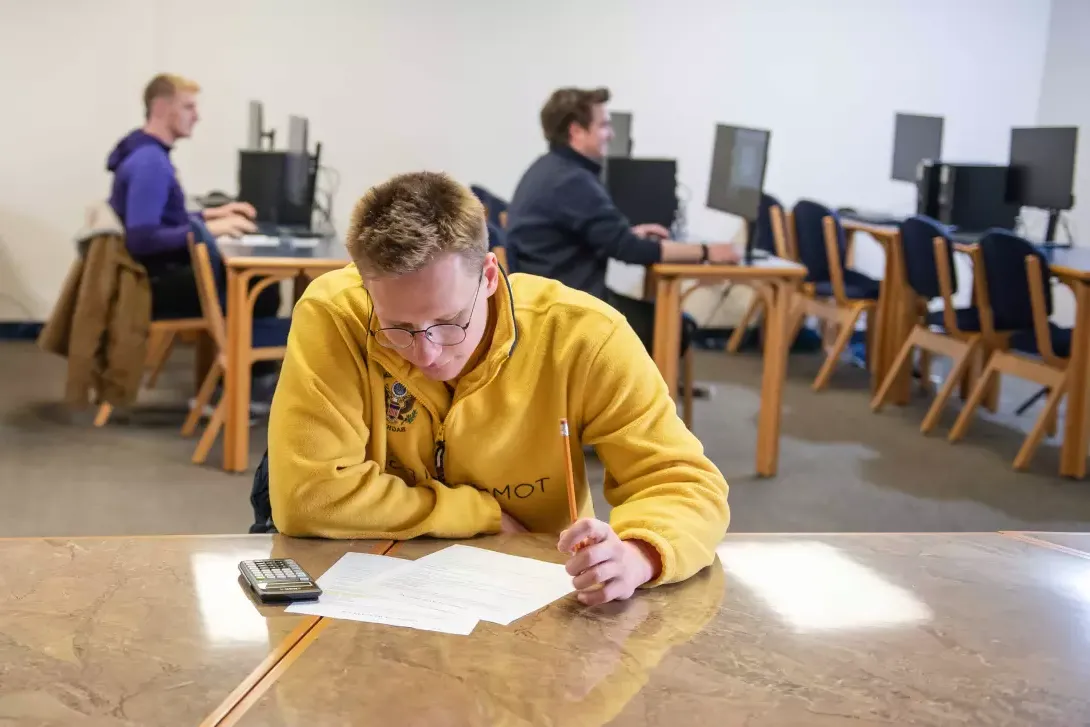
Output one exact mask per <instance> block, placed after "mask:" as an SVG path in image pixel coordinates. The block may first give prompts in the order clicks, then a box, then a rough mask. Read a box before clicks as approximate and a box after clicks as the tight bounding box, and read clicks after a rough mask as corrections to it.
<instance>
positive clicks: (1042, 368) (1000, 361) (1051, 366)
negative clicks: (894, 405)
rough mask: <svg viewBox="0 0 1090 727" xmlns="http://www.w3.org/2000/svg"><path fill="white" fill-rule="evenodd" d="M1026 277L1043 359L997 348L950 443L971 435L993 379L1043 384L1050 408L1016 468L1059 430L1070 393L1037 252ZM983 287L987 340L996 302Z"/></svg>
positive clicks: (979, 269)
mask: <svg viewBox="0 0 1090 727" xmlns="http://www.w3.org/2000/svg"><path fill="white" fill-rule="evenodd" d="M974 248H975V249H974V251H973V252H974V255H975V256H976V260H975V265H976V271H975V277H976V278H977V279H983V280H985V281H986V278H985V277H984V276H986V275H987V271H986V270H984V265H983V256H982V255H981V253H980V250H979V247H977V246H974ZM1026 276H1027V278H1028V280H1029V294H1030V307H1031V310H1032V312H1033V333H1034V338H1035V339H1036V342H1037V350H1038V351H1039V352H1040V358H1039V359H1038V358H1033V357H1030V356H1027V355H1025V354H1021V353H1018V352H1015V351H1011V350H1009V346H1007V347H1004V348H998V347H997V348H995V349H994V350H992V352H991V354H990V355H989V357H988V362H987V364H986V365H985V367H984V373H983V374H982V375H981V377H980V379H979V380H978V381H977V382H976V386H974V387H973V391H972V393H971V394H970V395H969V399H968V401H966V402H965V406H964V407H963V408H962V410H961V414H959V415H958V418H957V421H956V422H954V427H953V429H951V430H950V436H949V440H950V442H957V441H958V440H960V439H961V438H962V437H963V436H965V432H966V431H968V429H969V425H970V424H971V423H972V420H973V415H974V414H975V413H976V408H977V407H978V406H980V405H981V403H983V401H984V399H985V397H987V396H988V395H989V393H990V392H991V391H992V390H993V386H992V380H993V379H998V377H999V376H1000V375H1001V374H1009V375H1011V376H1017V377H1019V378H1022V379H1028V380H1029V381H1033V382H1034V383H1037V384H1040V385H1041V386H1043V387H1045V388H1047V389H1048V391H1049V393H1048V397H1047V398H1046V399H1045V405H1044V409H1043V410H1042V411H1041V414H1040V416H1039V417H1037V421H1036V422H1035V423H1034V425H1033V428H1032V429H1031V430H1030V432H1029V434H1028V435H1027V436H1026V438H1025V440H1024V441H1023V442H1022V447H1021V448H1020V449H1019V450H1018V454H1017V455H1016V456H1015V458H1014V469H1016V470H1024V469H1025V468H1026V467H1028V466H1029V463H1030V461H1031V460H1032V459H1033V455H1034V454H1036V453H1037V448H1038V447H1039V446H1040V444H1041V440H1042V439H1043V438H1044V435H1045V433H1046V432H1048V433H1052V434H1054V433H1055V432H1056V424H1057V411H1058V408H1059V404H1060V400H1061V399H1063V397H1064V394H1066V393H1067V389H1068V384H1069V381H1070V373H1071V372H1070V370H1069V367H1068V360H1067V359H1064V358H1060V357H1059V356H1057V355H1056V353H1055V351H1054V350H1053V348H1052V334H1051V330H1050V328H1049V324H1048V306H1047V304H1046V302H1045V289H1044V285H1043V284H1042V281H1041V261H1040V260H1039V259H1038V258H1037V256H1036V255H1027V256H1026ZM982 287H984V288H985V290H984V295H985V298H984V299H982V300H980V301H978V305H979V306H980V323H981V329H982V331H983V334H984V337H985V338H988V337H989V335H990V336H992V337H996V333H995V325H994V319H993V316H992V310H991V304H990V302H989V301H988V300H987V297H986V296H987V286H986V285H983V284H982ZM985 304H987V305H985Z"/></svg>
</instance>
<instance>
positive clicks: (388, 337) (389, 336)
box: [375, 328, 413, 348]
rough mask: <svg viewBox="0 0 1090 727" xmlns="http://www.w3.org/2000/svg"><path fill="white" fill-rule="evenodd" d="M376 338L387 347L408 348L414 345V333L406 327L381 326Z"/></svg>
mask: <svg viewBox="0 0 1090 727" xmlns="http://www.w3.org/2000/svg"><path fill="white" fill-rule="evenodd" d="M375 338H376V339H378V342H379V343H380V344H382V345H383V346H385V347H386V348H408V347H409V346H411V345H413V334H412V333H410V332H409V331H406V330H405V329H404V328H380V329H379V330H377V331H375Z"/></svg>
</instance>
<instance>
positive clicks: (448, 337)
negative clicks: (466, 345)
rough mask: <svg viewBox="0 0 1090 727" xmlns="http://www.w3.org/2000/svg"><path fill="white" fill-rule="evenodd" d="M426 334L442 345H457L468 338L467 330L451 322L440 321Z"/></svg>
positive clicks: (429, 338)
mask: <svg viewBox="0 0 1090 727" xmlns="http://www.w3.org/2000/svg"><path fill="white" fill-rule="evenodd" d="M424 335H425V336H427V337H428V340H429V341H431V342H432V343H438V344H439V345H440V346H457V345H458V344H459V343H461V342H462V341H464V340H466V332H465V331H464V330H463V329H462V327H461V326H455V325H453V324H449V323H440V324H439V325H436V326H432V327H431V328H429V329H428V330H427V331H426V332H425V333H424Z"/></svg>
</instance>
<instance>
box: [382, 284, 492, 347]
mask: <svg viewBox="0 0 1090 727" xmlns="http://www.w3.org/2000/svg"><path fill="white" fill-rule="evenodd" d="M483 280H484V270H481V275H480V277H478V278H477V290H476V292H475V293H473V302H472V303H471V304H470V311H469V320H467V321H466V322H465V323H464V324H461V325H460V324H458V323H436V324H435V325H434V326H428V327H427V328H421V329H419V330H413V329H411V328H398V327H396V326H394V327H390V328H380V329H378V330H377V331H371V332H370V333H371V335H372V336H374V337H375V340H376V341H378V342H379V345H382V346H385V347H386V348H395V349H405V348H408V347H409V346H411V345H413V341H414V340H415V339H416V334H418V333H423V334H424V337H425V338H427V339H428V340H429V341H431V342H432V343H434V344H437V345H439V346H457V345H458V344H459V343H461V342H462V341H464V340H466V331H467V330H469V324H470V323H472V322H473V312H474V310H475V309H476V308H477V296H479V295H480V294H481V281H483Z"/></svg>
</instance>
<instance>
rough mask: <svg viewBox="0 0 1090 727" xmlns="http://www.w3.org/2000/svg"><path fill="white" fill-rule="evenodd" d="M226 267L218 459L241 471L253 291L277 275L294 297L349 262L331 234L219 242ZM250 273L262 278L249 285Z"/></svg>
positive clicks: (245, 461)
mask: <svg viewBox="0 0 1090 727" xmlns="http://www.w3.org/2000/svg"><path fill="white" fill-rule="evenodd" d="M219 250H220V254H221V255H222V256H223V260H224V263H225V266H226V268H227V349H228V350H227V373H226V375H225V376H224V396H225V397H226V402H227V408H226V412H225V416H224V420H225V421H224V440H223V446H224V451H223V463H224V469H226V470H227V471H229V472H245V471H246V470H247V469H248V468H249V459H250V367H249V366H248V365H247V363H246V362H248V361H249V351H250V348H251V345H252V342H251V335H252V331H253V314H254V301H255V300H256V299H257V295H258V293H260V292H261V291H262V290H264V289H265V288H267V287H268V286H269V285H278V284H279V283H280V281H282V280H291V279H294V280H295V281H296V297H298V294H299V292H300V291H301V289H302V288H303V287H305V286H306V283H307V282H308V281H309V280H310V279H311V278H313V277H315V276H318V275H321V274H322V273H326V272H329V271H330V270H338V269H340V268H343V267H344V266H345V265H347V264H348V263H349V259H348V253H347V251H346V250H345V249H344V245H343V244H342V243H341V242H340V241H339V240H335V239H333V238H328V239H324V240H321V241H320V242H319V243H318V244H317V245H315V246H305V247H302V246H294V245H293V244H292V243H291V241H290V240H287V239H285V240H284V241H282V242H281V244H279V245H275V246H253V245H242V244H222V243H221V244H220V245H219ZM254 278H263V280H262V281H260V282H258V283H255V284H254V285H252V286H251V284H250V283H251V281H252V280H253V279H254Z"/></svg>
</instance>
